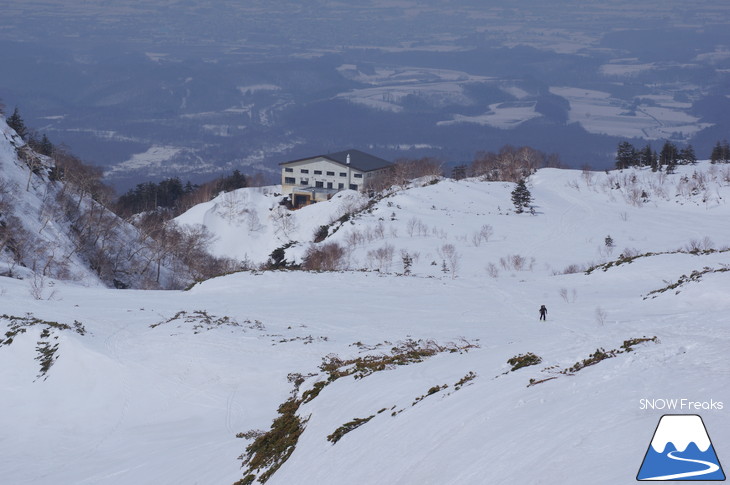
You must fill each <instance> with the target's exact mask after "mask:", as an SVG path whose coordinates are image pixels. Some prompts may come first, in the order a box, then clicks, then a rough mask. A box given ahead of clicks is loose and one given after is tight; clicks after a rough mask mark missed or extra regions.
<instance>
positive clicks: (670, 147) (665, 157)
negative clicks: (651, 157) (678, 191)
mask: <svg viewBox="0 0 730 485" xmlns="http://www.w3.org/2000/svg"><path fill="white" fill-rule="evenodd" d="M677 158H678V152H677V147H676V146H675V145H674V143H672V142H670V141H669V140H667V141H665V142H664V146H663V147H662V151H661V152H660V153H659V166H662V165H670V164H671V165H675V164H676V163H677Z"/></svg>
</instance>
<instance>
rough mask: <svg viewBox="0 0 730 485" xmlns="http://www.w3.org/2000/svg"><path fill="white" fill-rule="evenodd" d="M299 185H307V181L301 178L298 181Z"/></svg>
mask: <svg viewBox="0 0 730 485" xmlns="http://www.w3.org/2000/svg"><path fill="white" fill-rule="evenodd" d="M299 183H300V184H302V185H309V179H308V178H306V179H305V178H301V179H299Z"/></svg>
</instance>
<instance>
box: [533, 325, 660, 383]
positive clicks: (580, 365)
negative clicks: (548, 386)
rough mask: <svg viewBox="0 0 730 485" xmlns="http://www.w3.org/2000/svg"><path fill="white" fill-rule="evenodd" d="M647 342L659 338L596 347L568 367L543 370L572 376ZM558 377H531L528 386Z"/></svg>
mask: <svg viewBox="0 0 730 485" xmlns="http://www.w3.org/2000/svg"><path fill="white" fill-rule="evenodd" d="M645 342H654V343H659V339H658V338H657V337H656V336H654V337H639V338H631V339H628V340H624V342H623V343H622V344H621V347H620V348H618V349H611V350H606V349H604V348H601V347H599V348H597V349H596V351H595V352H593V353H592V354H591V355H589V356H588V357H587V358H585V359H583V360H579V361H578V362H576V363H575V364H573V365H572V366H570V367H568V368H567V369H563V370H558V368H559V367H558V366H556V365H554V366H550V367H547V368H545V369H543V372H544V371H550V372H556V373H557V374H562V375H569V376H572V375H574V374H575V373H576V372H578V371H579V370H582V369H585V368H586V367H590V366H592V365H596V364H598V363H599V362H602V361H604V360H606V359H612V358H614V357H616V356H617V355H619V354H624V353H627V352H633V351H634V347H635V346H637V345H639V344H643V343H645ZM557 378H558V376H557V375H555V376H552V377H548V378H546V379H539V380H538V379H534V378H533V379H530V383H529V384H528V385H527V387H531V386H534V385H536V384H541V383H543V382H547V381H551V380H553V379H557Z"/></svg>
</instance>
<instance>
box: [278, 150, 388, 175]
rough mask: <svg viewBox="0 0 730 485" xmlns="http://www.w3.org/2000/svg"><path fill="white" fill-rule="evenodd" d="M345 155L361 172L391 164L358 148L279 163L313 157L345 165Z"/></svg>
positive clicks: (284, 163)
mask: <svg viewBox="0 0 730 485" xmlns="http://www.w3.org/2000/svg"><path fill="white" fill-rule="evenodd" d="M347 155H350V166H351V167H352V168H354V169H355V170H360V171H361V172H372V171H373V170H380V169H381V168H387V167H390V166H392V165H393V164H392V163H390V162H389V161H387V160H383V159H382V158H378V157H376V156H374V155H370V154H369V153H365V152H361V151H360V150H344V151H341V152H336V153H328V154H327V155H316V156H314V157H307V158H300V159H299V160H292V161H290V162H282V163H280V164H279V165H287V164H289V163H296V162H303V161H305V160H312V159H315V158H320V157H321V158H326V159H328V160H331V161H333V162H335V163H339V164H340V165H344V166H347Z"/></svg>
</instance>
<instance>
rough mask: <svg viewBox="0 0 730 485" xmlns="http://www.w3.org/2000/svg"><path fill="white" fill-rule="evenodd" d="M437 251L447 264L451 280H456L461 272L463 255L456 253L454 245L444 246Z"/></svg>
mask: <svg viewBox="0 0 730 485" xmlns="http://www.w3.org/2000/svg"><path fill="white" fill-rule="evenodd" d="M436 251H437V253H438V255H439V256H440V257H441V259H443V260H444V261H445V262H446V267H447V268H448V270H449V272H450V273H451V279H454V278H456V273H457V271H459V268H460V264H461V254H459V253H458V252H457V251H456V247H455V246H454V245H453V244H444V245H443V246H441V247H440V248H438V249H437V250H436Z"/></svg>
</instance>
